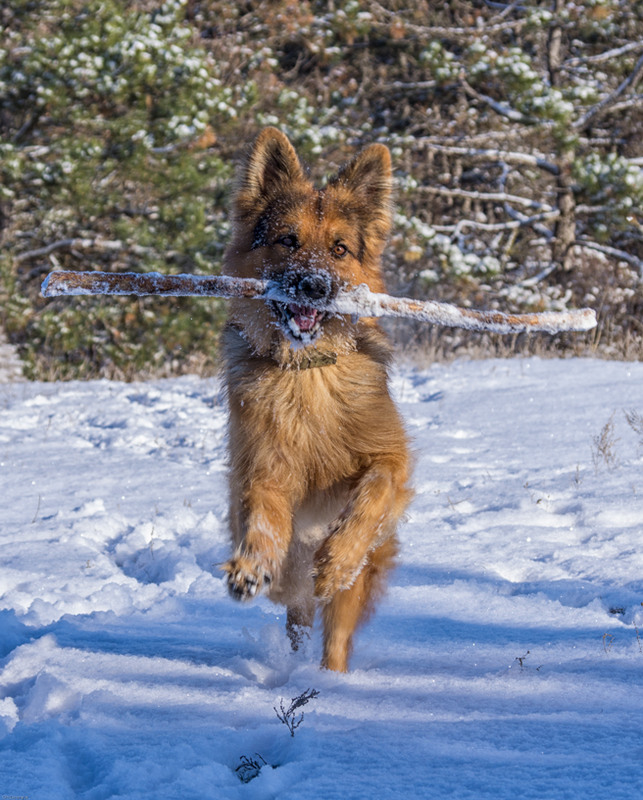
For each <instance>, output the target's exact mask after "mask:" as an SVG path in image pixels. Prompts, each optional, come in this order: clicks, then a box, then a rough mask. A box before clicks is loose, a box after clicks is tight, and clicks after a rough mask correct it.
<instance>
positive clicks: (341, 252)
mask: <svg viewBox="0 0 643 800" xmlns="http://www.w3.org/2000/svg"><path fill="white" fill-rule="evenodd" d="M346 253H348V247H346V245H345V244H341V242H337V244H335V245H333V255H334V256H337V258H343V257H344V256H345V255H346Z"/></svg>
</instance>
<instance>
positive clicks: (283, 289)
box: [270, 270, 337, 344]
mask: <svg viewBox="0 0 643 800" xmlns="http://www.w3.org/2000/svg"><path fill="white" fill-rule="evenodd" d="M270 284H271V285H272V287H273V288H274V292H275V294H276V295H277V297H278V298H279V299H275V300H273V303H272V305H273V307H274V309H275V311H276V313H277V316H278V318H279V321H280V322H281V324H282V326H283V327H284V329H285V330H286V332H287V333H288V334H289V335H290V336H291V337H293V338H294V339H295V340H297V341H298V342H303V343H304V344H310V343H311V342H313V341H314V340H315V338H316V337H317V335H318V334H319V332H320V331H321V327H322V322H323V320H324V318H325V316H326V312H325V311H324V305H325V304H326V303H328V302H329V301H330V300H332V298H333V297H334V296H335V294H336V293H337V287H336V286H335V285H334V282H333V279H332V278H331V276H330V275H329V274H328V273H327V272H323V271H321V270H319V271H313V272H310V271H307V272H302V271H300V270H288V271H287V272H284V273H283V274H282V275H278V276H275V277H273V278H271V279H270Z"/></svg>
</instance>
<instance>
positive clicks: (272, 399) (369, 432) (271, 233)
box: [223, 128, 411, 672]
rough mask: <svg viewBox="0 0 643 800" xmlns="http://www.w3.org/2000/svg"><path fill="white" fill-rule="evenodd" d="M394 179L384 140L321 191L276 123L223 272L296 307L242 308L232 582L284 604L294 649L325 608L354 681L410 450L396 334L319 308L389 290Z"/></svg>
mask: <svg viewBox="0 0 643 800" xmlns="http://www.w3.org/2000/svg"><path fill="white" fill-rule="evenodd" d="M391 183H392V179H391V158H390V155H389V151H388V149H387V148H386V147H385V146H384V145H379V144H373V145H370V146H369V147H366V148H365V149H364V150H363V151H362V152H361V153H359V154H358V155H357V156H356V157H355V158H354V159H353V160H352V161H350V162H349V163H347V164H345V165H344V166H343V167H342V168H341V169H340V170H339V171H338V172H337V174H336V175H334V176H333V177H332V178H330V179H329V180H328V182H327V184H326V186H325V187H324V188H321V189H318V188H315V187H314V186H313V184H312V183H311V181H310V180H309V179H308V178H307V176H306V172H305V170H304V168H303V167H302V165H301V163H300V161H299V159H298V157H297V154H296V153H295V150H294V149H293V147H292V145H291V143H290V142H289V140H288V139H287V137H286V136H285V135H284V134H283V133H281V132H280V131H279V130H277V129H275V128H266V129H265V130H263V131H262V132H261V134H260V135H259V136H258V138H257V140H256V142H255V144H254V146H253V148H252V150H251V152H250V153H249V155H248V157H247V159H246V160H245V162H244V163H243V165H242V166H241V169H240V171H239V176H238V186H237V189H236V192H235V195H234V199H233V203H232V213H233V235H232V240H231V243H230V245H229V247H228V249H227V251H226V255H225V259H224V272H225V274H227V275H230V276H234V277H242V278H264V279H268V280H269V281H271V282H272V283H273V284H274V285H275V286H277V287H279V288H280V289H281V291H282V293H283V294H285V299H286V300H290V299H291V298H292V301H291V302H265V303H262V302H258V301H256V300H248V299H235V300H232V301H231V302H230V307H229V319H228V324H227V326H226V329H225V332H224V339H223V349H224V357H225V382H226V387H227V395H228V402H229V407H230V431H229V446H230V526H231V533H232V540H233V548H234V551H233V555H232V557H231V558H230V560H229V561H228V562H226V564H225V565H224V566H223V569H224V570H225V572H226V573H227V583H228V589H229V591H230V594H231V595H232V597H234V598H235V599H237V600H250V599H251V598H252V597H254V596H255V595H257V594H258V593H259V592H262V591H263V592H265V593H266V594H267V596H268V597H269V598H270V599H271V600H272V601H274V602H276V603H281V604H284V605H285V606H286V607H287V623H286V627H287V631H288V634H289V636H290V640H291V643H292V646H293V648H294V649H297V647H298V645H299V644H300V643H301V640H302V636H303V635H304V633H305V632H306V631H307V629H309V628H310V626H312V624H313V619H314V616H315V610H316V606H320V607H321V612H322V617H323V624H324V648H323V660H322V666H324V667H326V668H328V669H332V670H339V671H342V672H345V671H347V669H348V658H349V655H350V651H351V642H352V637H353V633H354V631H355V629H356V627H357V625H358V624H359V623H360V622H362V621H363V620H364V619H365V618H366V617H367V615H368V613H369V611H371V610H372V608H373V605H374V602H375V600H376V599H377V597H378V595H379V594H380V593H381V590H382V588H383V584H384V578H385V576H386V573H387V572H388V570H389V569H390V568H391V567H392V566H393V562H394V560H395V557H396V553H397V537H396V527H397V525H398V522H399V521H400V518H401V517H402V515H403V513H404V510H405V508H406V506H407V504H408V502H409V499H410V496H411V492H410V489H409V486H408V482H409V454H408V447H407V440H406V435H405V432H404V429H403V425H402V422H401V420H400V416H399V414H398V412H397V409H396V408H395V406H394V404H393V401H392V399H391V396H390V394H389V391H388V383H387V367H388V364H389V361H390V356H391V350H390V346H389V344H388V342H387V340H386V337H385V335H384V334H383V332H382V331H381V330H380V329H379V328H378V326H377V324H376V322H375V321H374V320H372V319H356V318H351V317H350V316H341V315H332V314H329V313H328V312H324V311H323V310H320V308H323V304H324V301H328V300H332V297H333V296H334V294H335V293H336V291H337V289H338V288H339V287H340V286H357V285H359V284H362V283H366V284H367V285H368V287H369V288H370V289H371V290H373V291H376V292H382V291H384V286H383V281H382V276H381V270H380V257H381V253H382V250H383V248H384V245H385V243H386V239H387V237H388V234H389V230H390V227H391Z"/></svg>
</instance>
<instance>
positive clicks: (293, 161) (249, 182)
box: [235, 128, 305, 212]
mask: <svg viewBox="0 0 643 800" xmlns="http://www.w3.org/2000/svg"><path fill="white" fill-rule="evenodd" d="M304 178H305V176H304V170H303V169H302V166H301V162H300V161H299V158H298V157H297V153H296V152H295V149H294V147H293V146H292V145H291V144H290V142H289V141H288V137H287V136H286V135H285V134H283V133H282V132H281V131H280V130H277V128H264V130H263V131H261V133H260V134H259V136H258V137H257V139H256V141H255V143H254V145H253V147H252V150H251V151H250V154H249V156H248V158H247V159H246V161H245V163H244V164H243V165H242V167H241V170H240V173H239V183H238V188H237V194H236V198H235V201H236V204H237V207H238V209H239V210H240V211H242V212H243V211H244V210H246V209H247V210H251V209H252V210H254V211H256V210H257V207H260V206H261V205H262V204H263V202H265V201H266V200H267V199H268V198H270V197H271V196H273V195H274V194H276V193H277V192H279V191H282V190H283V189H284V188H285V187H286V186H287V184H289V183H293V182H296V181H300V180H303V179H304Z"/></svg>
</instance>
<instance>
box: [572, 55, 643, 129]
mask: <svg viewBox="0 0 643 800" xmlns="http://www.w3.org/2000/svg"><path fill="white" fill-rule="evenodd" d="M641 76H643V55H642V56H640V58H639V60H638V61H637V62H636V65H635V66H634V69H633V70H632V72H631V73H630V74H629V75H628V77H627V78H625V80H624V81H622V82H621V83H620V84H619V86H618V87H617V88H616V89H615V90H614V91H613V92H611V93H610V94H608V95H607V96H606V97H604V98H603V99H602V100H600V101H599V102H598V103H596V105H594V106H592V107H591V108H590V109H589V111H587V112H586V113H585V114H584V115H583V116H582V117H581V118H580V119H577V120H576V121H575V122H574V123H573V126H572V127H574V128H576V129H577V130H583V128H587V127H588V126H589V125H591V124H592V123H594V122H596V120H597V119H600V117H602V116H603V115H604V114H606V113H607V111H609V109H610V108H611V107H612V106H613V105H614V104H615V103H616V101H617V100H618V99H619V97H620V96H621V95H622V94H623V93H624V92H625V91H627V89H629V88H630V87H632V88H633V87H634V86H636V84H637V83H638V82H639V80H640V78H641Z"/></svg>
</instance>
